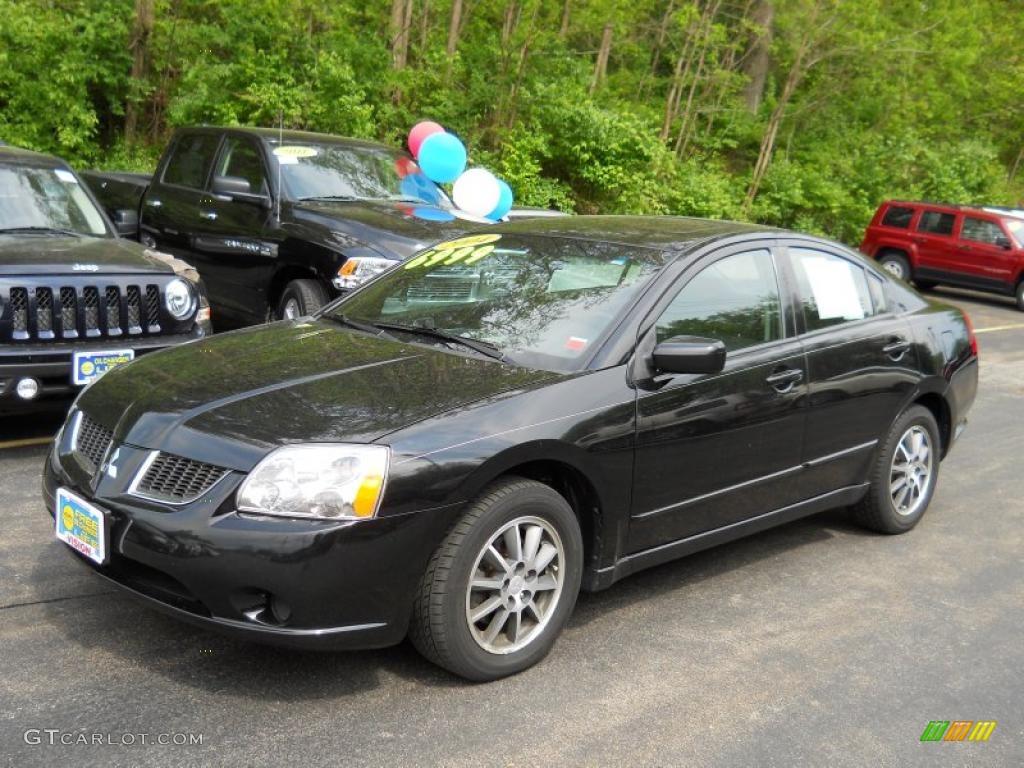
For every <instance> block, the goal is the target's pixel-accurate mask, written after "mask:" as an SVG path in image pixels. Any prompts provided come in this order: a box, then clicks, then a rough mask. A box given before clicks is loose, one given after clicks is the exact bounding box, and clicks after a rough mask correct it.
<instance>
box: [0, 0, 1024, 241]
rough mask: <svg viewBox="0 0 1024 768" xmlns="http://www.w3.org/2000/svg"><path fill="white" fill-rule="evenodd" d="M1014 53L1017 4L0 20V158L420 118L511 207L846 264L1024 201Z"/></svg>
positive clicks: (1020, 28) (9, 8)
mask: <svg viewBox="0 0 1024 768" xmlns="http://www.w3.org/2000/svg"><path fill="white" fill-rule="evenodd" d="M1022 41H1024V9H1022V8H1021V6H1020V3H1019V0H972V1H971V2H964V0H911V1H910V2H887V1H886V0H331V1H330V2H328V1H326V0H0V138H3V139H4V140H6V141H8V142H10V143H14V144H19V145H23V146H28V147H32V148H36V149H40V150H46V151H52V152H57V153H60V154H63V155H64V156H66V157H67V158H68V159H69V160H71V161H73V162H75V163H77V164H79V165H99V166H103V167H117V168H130V169H136V168H137V169H144V168H147V167H151V165H152V164H153V162H154V159H155V156H156V155H157V154H158V152H159V149H160V148H161V146H162V143H163V141H164V140H165V138H166V136H167V134H168V131H169V130H170V129H171V128H172V127H173V126H176V125H184V124H194V123H212V124H236V123H237V124H257V125H276V124H277V121H278V119H279V115H280V116H282V117H283V121H284V124H285V125H286V126H287V127H295V128H306V129H311V130H318V131H326V132H332V133H340V134H346V135H352V136H362V137H370V138H376V139H382V140H385V141H388V142H392V143H398V142H400V141H401V140H402V137H403V135H404V133H405V131H406V130H407V129H408V127H409V126H411V125H412V124H413V123H414V122H415V121H416V120H418V119H421V118H425V117H426V118H431V119H435V120H438V121H440V122H442V123H444V124H445V125H446V126H448V127H449V128H450V129H452V130H454V131H456V132H457V133H459V134H460V135H461V136H462V137H463V138H464V139H465V140H466V142H467V144H468V145H469V147H470V151H471V160H472V161H473V162H476V163H478V164H485V165H488V166H489V167H491V168H493V169H494V170H496V171H498V172H500V173H501V174H502V175H504V176H505V177H506V178H507V179H508V180H509V181H510V183H511V184H512V186H513V188H514V189H515V191H516V194H517V198H518V202H519V203H521V204H532V205H542V206H557V207H560V208H563V209H567V210H575V211H578V212H615V213H621V212H641V213H677V214H692V215H700V216H714V217H731V218H750V219H755V220H759V221H763V222H767V223H771V224H778V225H782V226H788V227H795V228H799V229H804V230H810V231H816V232H823V233H827V234H830V235H832V236H834V237H837V238H840V239H843V240H846V241H848V242H857V241H858V240H859V237H860V233H861V232H862V230H863V226H864V225H865V223H866V221H867V219H868V218H869V217H870V215H871V212H872V211H873V210H874V207H875V205H876V204H877V203H878V201H879V200H881V199H883V198H887V197H906V198H925V199H944V200H950V201H965V202H966V201H971V202H981V201H985V202H992V203H1010V204H1016V203H1018V202H1019V198H1020V196H1021V195H1022V185H1021V182H1020V180H1019V177H1018V172H1019V171H1020V170H1021V169H1020V166H1021V165H1022V162H1021V161H1022V158H1024V87H1022V86H1024V57H1022V55H1021V49H1022V47H1024V46H1022V44H1021V43H1022ZM1022 175H1024V174H1022Z"/></svg>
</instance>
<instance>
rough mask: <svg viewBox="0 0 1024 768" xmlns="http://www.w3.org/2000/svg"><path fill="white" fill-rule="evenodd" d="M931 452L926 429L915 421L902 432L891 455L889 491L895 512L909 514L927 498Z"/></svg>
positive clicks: (932, 462) (931, 472)
mask: <svg viewBox="0 0 1024 768" xmlns="http://www.w3.org/2000/svg"><path fill="white" fill-rule="evenodd" d="M933 467H934V454H933V451H932V444H931V437H930V436H929V435H928V430H926V429H925V428H924V427H922V426H920V425H917V424H915V425H914V426H912V427H910V428H909V429H908V430H907V431H906V432H904V433H903V437H901V438H900V441H899V443H898V444H897V446H896V451H895V453H894V454H893V457H892V467H891V469H890V472H889V493H890V497H891V498H892V506H893V509H894V510H896V513H897V514H899V515H903V516H905V517H910V516H912V515H914V514H916V513H917V511H918V510H919V509H920V507H921V505H922V504H923V503H924V500H925V499H926V498H927V497H928V491H929V490H930V489H931V484H932V479H933V478H934V475H935V473H934V471H933Z"/></svg>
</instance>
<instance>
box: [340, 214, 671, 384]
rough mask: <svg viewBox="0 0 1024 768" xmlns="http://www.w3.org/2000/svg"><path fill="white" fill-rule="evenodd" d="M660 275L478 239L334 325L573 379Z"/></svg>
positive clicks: (363, 296)
mask: <svg viewBox="0 0 1024 768" xmlns="http://www.w3.org/2000/svg"><path fill="white" fill-rule="evenodd" d="M659 266H660V259H659V255H658V254H657V253H654V252H651V251H647V250H644V249H639V248H631V247H628V246H624V245H616V244H604V243H596V242H582V241H575V240H567V239H560V238H543V237H524V236H511V235H494V234H491V235H474V236H471V237H464V238H461V239H459V240H455V241H452V242H449V243H442V244H440V245H438V246H436V247H434V248H431V249H429V250H427V251H424V252H422V253H420V254H419V255H417V256H414V257H412V258H411V259H409V260H408V261H406V262H404V263H402V264H401V265H399V266H398V267H396V268H395V269H393V270H392V271H391V272H389V273H387V274H386V275H385V276H383V277H381V278H379V279H377V280H375V281H374V282H372V283H370V284H369V285H367V286H366V287H365V288H364V289H362V290H359V291H357V292H355V293H354V294H352V296H351V297H350V298H348V299H345V300H343V301H341V302H340V303H338V304H336V305H334V307H333V308H332V309H331V310H330V313H329V315H328V316H332V315H333V316H334V317H335V318H336V319H338V320H339V322H343V323H346V324H348V325H355V324H356V323H358V324H360V325H361V326H363V327H364V328H366V327H378V328H380V329H381V330H382V332H386V333H387V334H389V335H392V336H395V337H398V338H401V339H402V340H403V341H417V342H421V343H428V344H430V343H434V344H442V345H444V346H453V347H454V346H455V344H454V343H452V342H453V341H454V339H453V338H452V337H461V338H463V339H468V340H470V341H471V342H475V343H477V344H485V345H487V347H489V348H491V349H493V350H497V351H499V352H500V353H502V356H503V357H504V358H505V359H507V360H509V361H510V362H513V363H518V364H520V365H526V366H530V367H533V368H540V369H543V370H550V371H574V370H578V369H579V368H580V366H581V365H582V364H583V362H584V361H585V360H586V359H587V358H588V357H589V355H590V353H591V352H593V351H594V349H595V347H596V346H597V344H598V343H599V342H600V341H601V340H602V339H603V337H604V335H605V334H606V332H607V331H608V330H609V329H610V327H611V325H612V323H613V322H614V321H615V320H616V318H618V317H619V316H620V315H621V313H622V312H623V310H624V309H625V308H626V307H627V306H629V304H630V303H631V302H632V301H634V300H635V297H636V296H637V295H638V293H639V291H640V290H641V289H642V287H643V286H644V285H645V284H646V283H647V282H649V280H650V279H651V277H652V276H653V275H654V274H655V272H656V271H657V269H658V267H659ZM403 328H406V329H408V331H403ZM418 331H419V332H418ZM430 331H434V332H436V333H435V334H434V335H433V336H431V334H430V333H429V332H430ZM445 338H447V339H448V341H447V342H446V341H445V340H444V339H445ZM455 343H457V342H455Z"/></svg>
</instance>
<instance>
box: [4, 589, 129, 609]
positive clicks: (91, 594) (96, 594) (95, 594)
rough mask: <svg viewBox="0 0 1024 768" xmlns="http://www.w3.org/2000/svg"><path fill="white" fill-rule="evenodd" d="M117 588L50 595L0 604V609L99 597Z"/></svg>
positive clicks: (114, 591) (112, 592) (113, 591)
mask: <svg viewBox="0 0 1024 768" xmlns="http://www.w3.org/2000/svg"><path fill="white" fill-rule="evenodd" d="M116 594H117V590H114V589H108V590H106V591H105V592H89V593H88V594H85V595H69V596H68V597H51V598H49V599H48V600H30V601H29V602H27V603H10V604H8V605H0V611H6V610H7V609H8V608H24V607H26V606H30V605H45V604H46V603H60V602H63V601H65V600H82V599H83V598H87V597H100V596H101V595H116Z"/></svg>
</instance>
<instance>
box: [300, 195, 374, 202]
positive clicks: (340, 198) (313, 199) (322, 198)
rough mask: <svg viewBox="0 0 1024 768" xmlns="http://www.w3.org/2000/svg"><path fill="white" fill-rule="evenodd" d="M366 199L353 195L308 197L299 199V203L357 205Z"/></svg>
mask: <svg viewBox="0 0 1024 768" xmlns="http://www.w3.org/2000/svg"><path fill="white" fill-rule="evenodd" d="M366 199H367V198H365V197H357V196H355V195H310V196H309V197H300V198H299V202H300V203H306V202H314V203H316V202H328V203H358V202H361V201H363V200H366Z"/></svg>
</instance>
